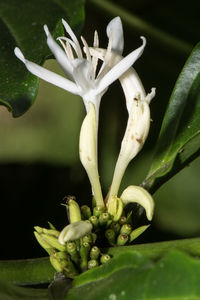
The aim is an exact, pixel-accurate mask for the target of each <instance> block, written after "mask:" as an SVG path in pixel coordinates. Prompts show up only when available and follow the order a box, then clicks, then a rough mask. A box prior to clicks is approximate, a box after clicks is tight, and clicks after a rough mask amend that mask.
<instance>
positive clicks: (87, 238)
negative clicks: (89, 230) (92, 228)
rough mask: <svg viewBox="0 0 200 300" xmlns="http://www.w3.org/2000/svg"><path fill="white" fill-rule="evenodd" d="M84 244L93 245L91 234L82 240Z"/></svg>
mask: <svg viewBox="0 0 200 300" xmlns="http://www.w3.org/2000/svg"><path fill="white" fill-rule="evenodd" d="M82 241H83V242H86V243H89V244H92V242H93V240H92V235H91V234H87V235H85V236H84V237H83V238H82Z"/></svg>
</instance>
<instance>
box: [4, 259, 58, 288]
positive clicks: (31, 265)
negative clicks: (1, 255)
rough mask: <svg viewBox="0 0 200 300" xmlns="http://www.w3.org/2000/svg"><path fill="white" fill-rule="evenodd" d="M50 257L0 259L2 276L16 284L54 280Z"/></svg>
mask: <svg viewBox="0 0 200 300" xmlns="http://www.w3.org/2000/svg"><path fill="white" fill-rule="evenodd" d="M54 273H55V270H54V269H53V267H52V266H51V264H50V262H49V258H46V257H45V258H36V259H25V260H8V261H0V278H1V279H3V280H6V281H9V282H11V283H14V284H20V285H27V284H29V285H30V284H41V283H48V282H50V281H52V280H53V277H54Z"/></svg>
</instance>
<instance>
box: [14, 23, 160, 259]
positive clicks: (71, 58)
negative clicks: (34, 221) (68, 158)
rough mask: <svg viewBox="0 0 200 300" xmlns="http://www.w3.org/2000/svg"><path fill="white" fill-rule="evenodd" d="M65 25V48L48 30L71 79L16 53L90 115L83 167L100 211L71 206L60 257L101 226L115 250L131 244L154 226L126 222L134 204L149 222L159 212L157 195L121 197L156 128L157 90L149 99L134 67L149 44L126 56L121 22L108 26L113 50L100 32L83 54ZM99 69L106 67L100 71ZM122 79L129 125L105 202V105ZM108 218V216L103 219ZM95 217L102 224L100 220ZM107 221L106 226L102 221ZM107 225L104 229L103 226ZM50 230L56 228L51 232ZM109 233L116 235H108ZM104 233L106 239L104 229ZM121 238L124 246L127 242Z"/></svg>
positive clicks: (133, 191)
mask: <svg viewBox="0 0 200 300" xmlns="http://www.w3.org/2000/svg"><path fill="white" fill-rule="evenodd" d="M62 22H63V26H64V28H65V30H66V33H67V34H68V37H58V38H57V40H58V42H59V43H60V45H59V44H58V43H57V42H56V41H55V40H54V39H53V37H52V36H51V34H50V32H49V30H48V27H47V26H46V25H45V26H44V30H45V33H46V36H47V44H48V46H49V48H50V50H51V51H52V53H53V54H54V56H55V58H56V60H57V61H58V63H59V65H60V66H61V68H62V69H63V70H64V72H65V74H66V77H67V78H64V77H62V76H60V75H57V74H55V73H53V72H51V71H49V70H47V69H45V68H43V67H41V66H39V65H37V64H35V63H33V62H31V61H29V60H27V59H25V57H24V55H23V54H22V52H21V50H20V49H19V48H15V54H16V56H17V57H18V58H19V59H20V60H21V61H22V62H23V63H24V64H25V66H26V68H27V69H28V70H29V71H30V72H31V73H33V74H34V75H36V76H38V77H40V78H42V79H44V80H46V81H48V82H50V83H52V84H54V85H56V86H58V87H61V88H63V89H65V90H67V91H69V92H71V93H73V94H76V95H79V96H81V97H82V99H83V102H84V105H85V108H86V116H85V118H84V120H83V124H82V127H81V131H80V142H79V153H80V160H81V163H82V165H83V166H84V168H85V170H86V172H87V174H88V177H89V180H90V183H91V187H92V193H93V202H94V203H95V205H94V206H95V207H94V210H93V215H92V214H91V212H90V213H89V215H88V218H84V217H83V214H81V211H80V209H79V206H78V204H77V203H76V202H75V201H74V200H73V201H71V202H70V203H71V204H70V205H69V204H68V211H69V215H70V223H71V224H70V225H68V226H66V227H65V228H64V229H63V230H62V232H61V233H59V235H58V232H57V231H55V232H56V236H55V235H54V237H56V239H57V242H58V245H60V246H59V247H60V248H59V247H58V246H57V248H58V249H57V248H55V249H57V250H55V251H54V252H55V253H57V251H58V250H59V251H63V248H62V247H65V244H67V243H69V242H72V241H77V240H81V239H82V238H83V237H84V236H85V235H88V234H92V233H93V234H94V231H95V230H96V231H95V232H96V233H97V234H98V232H99V231H98V230H97V227H98V226H97V223H98V224H100V227H101V228H104V231H105V232H106V234H105V236H106V237H107V240H108V242H109V243H110V244H111V245H114V244H118V245H119V244H125V243H126V242H128V241H129V242H131V241H132V240H133V239H134V238H136V237H137V236H138V235H139V234H141V233H142V232H143V231H144V230H145V229H146V228H147V227H148V225H144V226H141V227H139V228H137V229H134V230H133V228H132V226H131V225H130V221H128V219H130V214H129V217H128V216H126V217H125V212H124V207H125V206H126V205H127V204H128V203H130V202H131V203H137V204H139V205H141V206H142V207H143V208H144V209H145V211H146V217H147V219H148V220H149V221H151V219H152V216H153V211H154V201H153V199H152V197H151V195H150V194H149V193H148V192H147V191H146V190H144V189H143V188H142V187H140V186H133V185H132V186H129V187H127V188H126V189H125V190H124V191H123V193H122V194H121V196H118V191H119V187H120V183H121V180H122V177H123V175H124V172H125V170H126V168H127V166H128V164H129V163H130V161H131V160H132V159H133V158H134V157H135V156H136V155H137V154H138V152H139V151H140V150H141V149H142V147H143V145H144V142H145V140H146V138H147V135H148V132H149V127H150V109H149V104H150V101H151V99H152V98H153V97H154V96H155V88H152V90H151V92H150V93H149V94H146V92H145V90H144V88H143V85H142V83H141V81H140V78H139V76H138V75H137V73H136V71H135V70H134V69H133V68H132V65H133V64H134V63H135V61H136V60H137V59H138V58H139V57H140V56H141V55H142V53H143V50H144V48H145V45H146V39H145V38H144V37H141V39H142V45H141V46H140V47H139V48H137V49H136V50H134V51H132V52H131V53H130V54H129V55H127V56H125V57H123V56H122V52H123V48H124V38H123V28H122V23H121V20H120V18H119V17H116V18H114V19H113V20H111V22H110V23H109V24H108V26H107V31H106V32H107V36H108V46H107V49H103V48H99V39H98V33H97V32H96V31H95V33H94V42H93V46H92V47H89V46H88V44H87V42H86V41H85V39H84V38H83V37H81V40H82V43H83V49H81V46H80V44H79V41H78V40H77V38H76V36H75V34H74V33H73V31H72V30H71V28H70V26H69V25H68V24H67V22H66V21H64V20H62ZM100 64H101V65H100ZM97 65H98V66H99V65H100V67H98V68H97ZM117 79H119V81H120V83H121V86H122V89H123V91H124V95H125V98H126V107H127V111H128V121H127V127H126V130H125V134H124V137H123V139H122V143H121V149H120V153H119V157H118V159H117V163H116V167H115V170H114V175H113V180H112V183H111V186H110V189H109V192H108V194H107V196H106V197H105V199H104V198H103V195H102V189H101V185H100V180H99V172H98V162H97V161H98V160H97V142H98V138H97V134H98V120H99V105H100V102H101V98H102V96H103V95H104V93H105V92H106V91H107V89H108V87H109V86H110V85H111V84H112V83H113V82H114V81H115V80H117ZM72 203H73V204H72ZM95 209H96V211H99V212H100V213H99V214H98V216H97V215H96V214H95V213H94V211H95ZM102 214H104V215H103V216H102ZM92 217H93V218H92ZM123 217H124V218H126V221H127V222H125V224H122V223H120V222H121V221H120V220H121V218H123ZM95 218H98V219H97V220H96V219H95ZM102 218H103V219H104V221H102ZM85 219H87V221H86V220H85ZM94 219H95V221H94ZM88 220H89V221H88ZM95 222H97V223H95ZM95 224H96V225H95ZM102 224H104V225H103V227H102ZM117 224H118V225H119V224H121V225H126V230H125V231H126V233H125V232H124V228H125V227H123V229H120V228H121V225H119V226H118V225H117ZM127 226H128V227H127ZM117 227H119V228H118V229H119V230H118V233H117V235H116V228H117ZM114 228H115V230H114ZM127 228H128V229H127ZM49 230H50V231H51V230H55V229H51V228H50V229H49ZM109 230H110V233H108V232H109ZM91 232H92V233H91ZM100 232H101V234H102V230H100ZM113 232H115V234H114V238H111V237H110V235H109V234H111V233H113ZM127 232H128V233H127ZM96 233H95V234H96ZM45 234H46V236H49V234H47V232H46V233H45V232H43V231H42V230H41V229H40V228H39V227H37V230H36V238H37V239H38V241H39V242H40V244H41V245H42V246H43V247H44V244H45V245H46V243H47V245H49V243H50V244H51V242H48V238H47V241H46V240H45V242H44V241H43V240H42V242H41V236H42V235H43V238H44V235H45ZM50 235H51V234H50ZM111 236H112V234H111ZM119 236H120V237H119ZM121 238H122V239H123V242H121ZM124 240H125V242H124ZM44 248H45V247H44ZM47 248H48V247H47ZM45 249H46V248H45ZM48 249H49V248H48ZM60 249H61V250H60ZM51 254H52V253H51ZM56 261H57V260H56ZM65 261H66V260H65Z"/></svg>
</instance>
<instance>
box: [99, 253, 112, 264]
mask: <svg viewBox="0 0 200 300" xmlns="http://www.w3.org/2000/svg"><path fill="white" fill-rule="evenodd" d="M110 259H111V257H110V255H109V254H103V255H102V256H101V258H100V262H101V263H102V265H103V264H105V263H107V262H108V261H109V260H110Z"/></svg>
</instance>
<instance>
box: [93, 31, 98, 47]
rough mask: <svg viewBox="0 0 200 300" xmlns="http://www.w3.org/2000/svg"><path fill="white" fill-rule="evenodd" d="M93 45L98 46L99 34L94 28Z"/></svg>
mask: <svg viewBox="0 0 200 300" xmlns="http://www.w3.org/2000/svg"><path fill="white" fill-rule="evenodd" d="M93 47H94V48H98V47H99V36H98V32H97V31H96V30H95V32H94V42H93Z"/></svg>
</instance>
